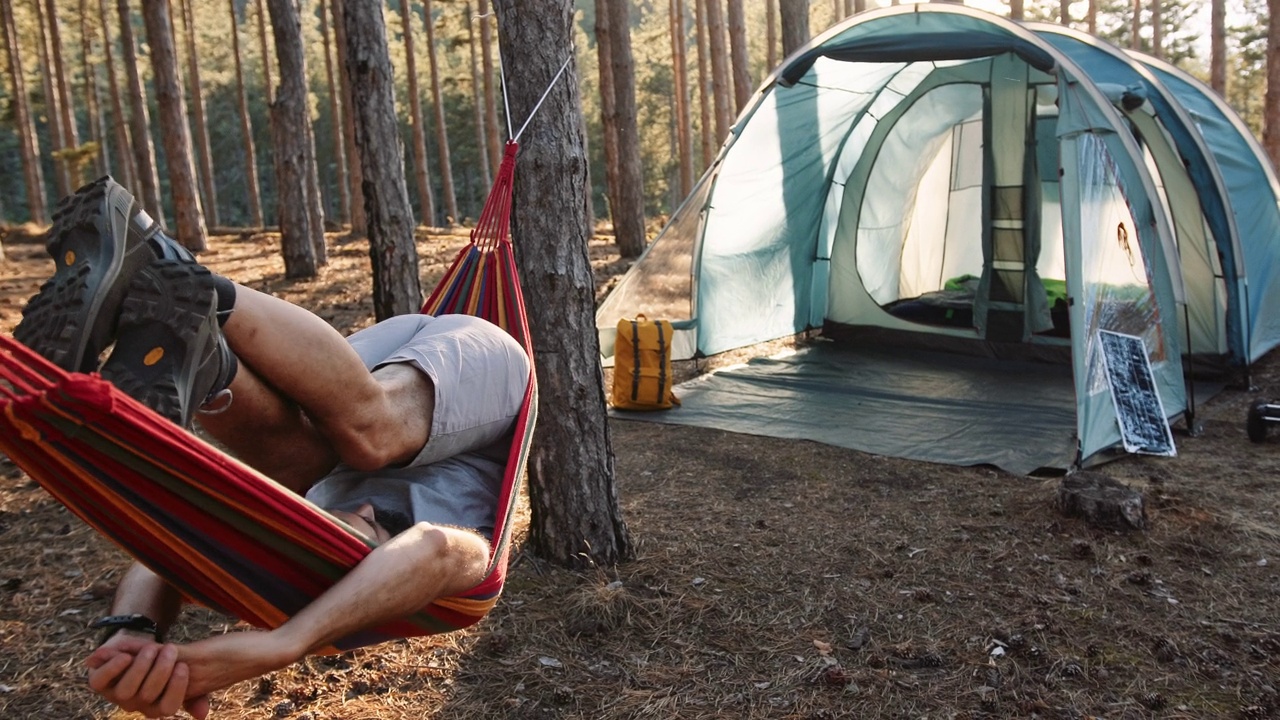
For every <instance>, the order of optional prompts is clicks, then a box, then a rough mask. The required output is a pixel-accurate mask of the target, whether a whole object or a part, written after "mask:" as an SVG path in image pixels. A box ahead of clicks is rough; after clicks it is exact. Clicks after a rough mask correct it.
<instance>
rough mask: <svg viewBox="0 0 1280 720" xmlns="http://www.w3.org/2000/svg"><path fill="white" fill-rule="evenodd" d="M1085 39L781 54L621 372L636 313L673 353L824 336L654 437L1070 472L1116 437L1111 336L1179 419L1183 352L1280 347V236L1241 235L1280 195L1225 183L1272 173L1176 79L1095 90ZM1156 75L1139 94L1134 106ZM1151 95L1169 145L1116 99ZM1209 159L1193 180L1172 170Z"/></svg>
mask: <svg viewBox="0 0 1280 720" xmlns="http://www.w3.org/2000/svg"><path fill="white" fill-rule="evenodd" d="M1080 44H1085V43H1082V42H1080V41H1079V40H1078V38H1076V37H1075V36H1073V35H1070V34H1055V33H1053V32H1051V31H1050V30H1049V29H1047V28H1044V27H1039V26H1035V27H1024V26H1022V25H1020V24H1016V23H1013V22H1011V21H1008V20H1005V19H1003V18H1000V17H998V16H995V15H991V14H987V13H984V12H981V11H977V10H973V9H970V8H965V7H963V6H958V5H949V4H947V5H943V4H920V5H910V6H898V7H892V8H885V9H881V10H876V11H872V12H868V13H863V14H859V15H856V16H854V17H852V18H850V19H849V20H848V21H846V22H845V23H843V24H841V25H838V26H836V27H834V28H832V29H831V30H830V31H828V32H827V33H825V34H823V35H822V36H820V37H818V38H815V39H814V40H813V41H812V42H811V43H810V44H809V45H808V46H807V47H806V48H804V49H802V50H801V51H799V52H797V53H796V54H795V55H794V56H792V57H791V58H788V59H787V61H786V62H784V63H783V65H782V66H781V67H780V68H778V70H777V71H775V73H774V74H773V75H772V76H771V77H770V78H769V79H767V80H766V81H765V83H764V84H763V85H762V87H761V88H760V90H759V91H758V92H757V93H756V95H755V97H754V98H753V100H752V102H751V103H750V104H749V105H748V106H747V107H746V108H745V109H744V111H743V113H742V114H741V116H740V117H739V119H738V121H737V123H736V124H735V126H734V128H733V131H732V133H731V135H730V137H729V138H727V140H726V141H725V143H724V146H723V147H722V149H721V151H720V153H719V155H718V156H717V158H716V160H715V162H714V163H713V165H712V166H711V168H710V169H709V170H708V171H707V172H706V174H705V175H704V176H703V177H702V179H701V180H700V181H699V183H698V185H697V187H696V188H695V190H694V192H693V193H692V194H691V195H690V197H689V198H688V199H687V200H686V201H685V202H684V203H683V205H682V206H681V207H680V208H679V209H678V210H677V212H676V213H675V214H674V215H673V216H672V218H671V220H670V222H669V223H668V225H667V227H666V228H665V229H664V230H663V232H662V233H660V235H659V236H658V237H657V238H656V239H655V241H654V242H653V243H652V245H651V246H650V248H649V249H648V250H647V251H646V253H645V254H644V255H643V256H642V257H641V258H640V260H639V261H638V262H637V263H636V265H635V266H634V267H633V268H632V269H631V270H630V271H629V272H628V274H627V275H626V277H624V279H623V280H622V281H621V282H620V283H619V284H618V286H617V287H616V288H615V289H614V291H613V292H612V293H611V294H610V296H609V297H608V298H606V300H605V301H604V302H603V303H602V304H601V306H600V308H599V311H598V313H597V327H598V329H599V331H600V336H601V347H602V352H603V354H604V355H605V356H606V358H608V356H610V355H611V353H612V338H613V335H612V333H613V332H614V328H615V327H616V322H617V320H618V319H619V318H623V317H630V316H633V315H636V314H639V313H643V314H645V315H647V316H648V317H651V318H653V317H662V318H667V319H670V320H673V321H675V322H676V324H677V327H678V328H680V329H679V330H678V331H677V333H676V336H675V338H673V340H672V346H673V349H674V357H677V358H691V357H705V356H710V355H714V354H718V353H723V352H725V351H729V350H734V349H738V348H744V347H749V346H754V345H757V344H759V343H763V342H766V341H770V340H775V339H779V338H788V337H794V336H796V335H797V334H800V333H805V332H807V331H820V332H821V335H822V337H823V338H829V339H832V340H833V342H830V343H817V344H816V346H815V347H814V348H812V349H811V350H812V352H811V351H806V352H805V353H804V354H802V355H800V356H798V357H796V358H791V359H785V360H784V359H771V360H767V361H764V360H762V361H758V362H753V363H752V364H751V365H749V366H748V367H747V368H745V369H743V370H736V371H734V372H733V373H728V374H726V373H718V375H721V376H724V379H722V380H712V381H708V382H705V383H703V382H702V381H699V382H697V383H694V384H692V385H690V386H689V387H687V388H686V389H685V393H686V397H685V403H684V407H682V408H680V409H678V410H672V411H667V412H664V413H658V414H654V415H652V416H649V419H654V420H660V421H664V422H687V423H691V424H706V425H712V426H716V427H722V428H725V429H729V430H737V431H744V432H756V433H761V434H769V435H778V436H784V437H807V438H811V439H816V440H821V441H824V442H832V443H835V444H840V445H846V446H850V447H855V448H858V449H863V450H868V451H871V452H878V453H883V454H889V455H900V456H904V457H913V458H918V459H924V460H934V461H939V462H949V463H956V464H980V463H992V464H996V465H998V466H1000V467H1004V468H1006V469H1010V470H1014V471H1020V472H1025V471H1029V470H1033V469H1036V468H1039V467H1069V466H1075V465H1081V464H1086V463H1090V462H1093V461H1096V460H1099V459H1102V458H1104V457H1107V456H1109V451H1111V450H1113V449H1115V448H1117V447H1120V446H1122V440H1124V438H1122V435H1121V421H1120V420H1121V419H1120V417H1119V416H1118V414H1117V412H1118V411H1117V407H1118V406H1120V405H1122V404H1123V402H1122V401H1124V400H1125V397H1121V395H1125V393H1119V394H1113V392H1112V389H1111V388H1112V384H1111V383H1110V382H1109V381H1108V376H1107V360H1106V359H1105V358H1104V356H1103V352H1102V346H1101V343H1100V338H1102V337H1103V331H1110V332H1114V333H1119V334H1121V335H1124V336H1129V337H1136V338H1139V339H1140V341H1141V349H1142V350H1143V351H1144V352H1145V356H1146V363H1147V364H1149V366H1150V372H1151V378H1152V384H1153V388H1152V390H1153V392H1154V394H1155V395H1156V396H1157V398H1158V407H1159V410H1160V414H1161V416H1162V417H1163V418H1165V419H1167V420H1174V419H1177V418H1178V417H1179V416H1181V415H1183V414H1185V413H1187V412H1188V411H1189V410H1191V409H1192V408H1191V407H1190V405H1189V400H1188V392H1187V381H1186V379H1185V378H1184V373H1183V354H1184V352H1187V351H1188V350H1189V349H1191V350H1194V351H1195V352H1196V353H1197V354H1202V355H1206V356H1212V357H1215V358H1217V359H1220V360H1222V361H1224V362H1227V363H1236V364H1241V363H1247V362H1248V361H1249V360H1251V359H1255V358H1256V357H1258V356H1259V355H1260V354H1261V353H1262V352H1265V351H1266V350H1267V349H1269V348H1270V347H1272V346H1274V345H1275V344H1276V342H1277V337H1275V334H1274V328H1273V327H1272V326H1273V324H1274V323H1275V322H1276V319H1275V318H1272V317H1270V315H1269V313H1268V310H1269V308H1273V307H1275V303H1271V305H1270V306H1269V307H1268V306H1260V304H1261V302H1262V297H1263V296H1261V295H1258V293H1259V292H1265V293H1270V292H1272V290H1271V287H1272V286H1274V285H1275V283H1273V282H1271V281H1270V279H1269V274H1270V273H1271V272H1272V271H1273V269H1274V265H1275V264H1274V262H1272V261H1270V260H1264V261H1262V262H1261V266H1262V267H1261V268H1260V269H1259V273H1260V274H1259V275H1257V278H1258V281H1259V282H1261V283H1262V284H1263V285H1264V286H1265V287H1263V288H1259V287H1257V286H1256V284H1255V282H1254V280H1255V276H1254V275H1253V274H1251V273H1252V272H1253V270H1251V269H1250V266H1251V265H1252V264H1253V263H1254V261H1255V258H1254V257H1253V256H1252V253H1255V252H1256V253H1257V254H1262V253H1263V252H1264V251H1263V250H1262V249H1261V248H1267V249H1266V250H1265V253H1267V257H1268V258H1269V257H1270V253H1271V252H1272V251H1271V249H1270V248H1269V246H1268V245H1267V244H1266V241H1267V240H1268V239H1269V238H1267V237H1265V236H1266V230H1265V229H1261V228H1260V229H1259V231H1257V232H1255V231H1254V230H1253V229H1251V228H1245V227H1244V226H1243V225H1244V223H1243V222H1242V219H1241V218H1242V211H1251V210H1252V207H1255V206H1256V204H1258V203H1261V204H1264V205H1268V210H1267V211H1268V212H1270V211H1271V210H1274V209H1276V197H1277V193H1274V192H1271V191H1272V190H1273V189H1274V186H1275V182H1274V179H1271V182H1270V183H1269V184H1266V183H1251V184H1252V185H1253V186H1254V187H1252V188H1251V192H1252V194H1251V195H1250V196H1248V197H1245V198H1244V199H1242V198H1241V197H1240V196H1238V195H1237V192H1238V190H1237V188H1236V187H1235V183H1237V182H1241V183H1243V182H1244V178H1245V177H1246V173H1244V172H1243V171H1242V170H1238V169H1236V168H1234V167H1232V168H1225V167H1224V164H1225V160H1224V158H1229V159H1232V160H1234V161H1236V164H1239V165H1247V166H1249V167H1250V168H1251V169H1252V170H1253V171H1254V173H1255V175H1256V174H1259V173H1268V172H1269V168H1268V166H1267V165H1266V161H1265V159H1263V158H1262V157H1261V156H1260V155H1258V154H1257V148H1256V144H1254V145H1252V146H1250V147H1249V148H1248V150H1249V152H1248V153H1245V152H1244V151H1243V150H1241V149H1240V145H1241V143H1244V144H1246V145H1247V144H1248V142H1249V138H1248V135H1247V132H1241V131H1240V126H1239V125H1238V120H1234V118H1233V116H1231V115H1230V113H1229V111H1227V110H1225V108H1223V107H1222V106H1220V105H1218V104H1214V103H1213V102H1212V101H1211V99H1209V98H1207V97H1206V96H1204V95H1203V93H1201V95H1200V96H1199V100H1197V101H1196V103H1197V104H1196V105H1194V106H1193V105H1192V103H1191V101H1189V100H1188V99H1187V98H1186V97H1184V95H1183V94H1181V93H1182V92H1183V90H1181V87H1182V85H1185V86H1187V87H1192V88H1194V85H1192V84H1191V83H1189V82H1187V81H1186V80H1185V78H1183V77H1182V76H1178V78H1177V79H1178V80H1179V82H1181V83H1182V85H1179V86H1178V87H1179V88H1180V89H1178V90H1175V89H1173V88H1174V87H1175V83H1173V82H1170V81H1169V80H1168V79H1166V78H1165V77H1164V76H1165V75H1169V76H1170V77H1173V76H1174V74H1175V73H1176V71H1173V70H1172V69H1171V68H1168V67H1165V66H1157V64H1155V63H1154V62H1153V61H1146V60H1145V59H1142V58H1136V59H1130V60H1128V62H1129V70H1130V71H1132V72H1129V71H1126V74H1124V75H1120V74H1117V75H1107V76H1105V77H1104V79H1102V80H1101V81H1098V80H1097V79H1095V78H1093V77H1092V76H1091V75H1090V74H1089V72H1088V71H1087V70H1086V69H1085V65H1083V64H1082V60H1081V58H1080V57H1078V56H1079V55H1080V54H1079V53H1076V52H1075V51H1074V47H1073V45H1080ZM1088 45H1089V47H1090V48H1103V47H1104V46H1103V45H1102V44H1101V43H1098V42H1097V41H1090V43H1088ZM1091 52H1092V51H1091ZM1107 52H1108V53H1109V55H1108V57H1110V56H1111V53H1112V52H1113V51H1110V50H1109V49H1108V50H1107ZM1117 57H1120V58H1131V56H1126V55H1123V54H1119V55H1117ZM1089 67H1090V68H1093V67H1094V66H1093V65H1089ZM1139 77H1140V78H1142V79H1143V80H1144V81H1149V82H1147V85H1146V87H1144V88H1142V89H1143V90H1144V91H1145V92H1144V93H1138V92H1136V91H1131V92H1129V93H1126V92H1124V90H1125V86H1128V85H1134V84H1137V80H1135V78H1139ZM1158 83H1163V84H1164V86H1166V87H1168V88H1169V90H1170V91H1169V92H1168V93H1165V92H1164V91H1163V89H1161V88H1160V85H1158ZM1117 86H1120V87H1117ZM1157 90H1159V92H1157ZM1140 95H1141V96H1142V99H1143V105H1142V107H1144V108H1146V110H1145V112H1146V113H1147V114H1148V116H1149V117H1157V116H1158V119H1159V123H1160V124H1159V125H1158V127H1159V130H1160V132H1159V135H1160V138H1159V139H1160V140H1161V142H1160V143H1156V142H1155V139H1156V138H1155V134H1154V133H1151V132H1150V131H1151V130H1152V127H1151V126H1146V127H1145V130H1144V125H1143V124H1142V123H1141V122H1138V121H1135V120H1134V118H1133V116H1132V115H1131V114H1126V111H1124V110H1122V109H1117V107H1116V106H1115V104H1114V103H1117V102H1118V103H1120V105H1121V107H1122V108H1124V107H1126V105H1133V104H1134V102H1135V98H1138V97H1139V96H1140ZM1166 106H1167V107H1166ZM1201 106H1205V107H1201ZM1210 106H1211V107H1210ZM1153 108H1154V109H1153ZM1168 108H1174V109H1175V110H1176V111H1178V112H1180V113H1181V114H1175V113H1174V111H1170V110H1168ZM1133 109H1134V108H1132V107H1130V108H1129V110H1130V111H1132V110H1133ZM1210 109H1212V110H1214V111H1215V112H1216V113H1217V115H1214V116H1213V122H1212V123H1208V122H1206V120H1205V118H1206V117H1208V116H1209V113H1208V110H1210ZM1138 120H1142V118H1138ZM1233 122H1234V123H1235V124H1233ZM1222 127H1230V128H1233V130H1232V132H1233V133H1235V135H1234V136H1233V137H1232V139H1231V141H1230V142H1231V143H1234V144H1233V145H1232V146H1231V147H1230V148H1226V147H1223V148H1222V149H1218V147H1217V144H1218V143H1224V144H1225V143H1227V141H1226V140H1224V139H1223V138H1220V137H1216V134H1218V133H1220V132H1222V130H1221V128H1222ZM1143 132H1147V133H1148V134H1149V135H1150V137H1147V138H1146V139H1144V135H1143ZM1210 135H1215V137H1210ZM1196 152H1198V153H1199V155H1200V157H1199V158H1198V160H1197V163H1188V164H1187V166H1186V167H1185V168H1184V169H1183V171H1182V175H1181V176H1178V175H1177V174H1176V173H1175V172H1174V164H1172V163H1169V162H1168V157H1165V155H1166V154H1168V153H1173V155H1174V156H1179V155H1181V156H1189V155H1191V154H1194V153H1196ZM1246 161H1248V162H1246ZM1162 168H1163V169H1164V170H1165V171H1167V172H1164V173H1162ZM1245 184H1250V183H1245ZM1241 190H1243V188H1241ZM1186 198H1191V199H1192V200H1193V201H1195V202H1191V203H1184V202H1183V200H1185V199H1186ZM1175 211H1176V212H1175ZM1264 214H1265V213H1264ZM1175 220H1176V221H1177V224H1175ZM1275 236H1276V235H1275V233H1271V235H1270V237H1275ZM1180 247H1183V248H1186V250H1185V251H1184V252H1183V253H1181V254H1180V252H1179V250H1180ZM1193 248H1194V250H1193ZM1193 253H1199V255H1200V258H1199V260H1198V261H1197V260H1194V259H1192V258H1189V257H1186V256H1189V255H1192V254H1193ZM1197 262H1198V263H1199V265H1197ZM1184 283H1186V285H1184ZM1250 293H1253V294H1250ZM1193 311H1194V313H1193ZM1271 314H1274V310H1271ZM1113 364H1114V360H1113ZM713 377H714V376H713ZM1039 390H1046V391H1048V395H1040V394H1037V393H1038V391H1039ZM690 397H694V398H695V400H696V401H695V402H690V401H689V398H690ZM691 406H693V407H692V408H691ZM1041 426H1044V432H1043V433H1041V432H1040V431H1039V428H1041Z"/></svg>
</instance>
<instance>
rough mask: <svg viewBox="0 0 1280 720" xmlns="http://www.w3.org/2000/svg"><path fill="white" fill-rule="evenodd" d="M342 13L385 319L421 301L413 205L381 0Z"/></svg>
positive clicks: (377, 304)
mask: <svg viewBox="0 0 1280 720" xmlns="http://www.w3.org/2000/svg"><path fill="white" fill-rule="evenodd" d="M342 15H343V18H342V26H343V34H344V35H345V38H344V40H345V43H346V50H347V52H346V54H347V57H346V63H347V68H346V69H347V74H348V75H349V76H350V78H351V93H352V102H351V105H350V107H351V108H352V116H353V117H354V119H355V135H356V156H357V157H359V158H360V167H361V169H362V172H363V181H362V184H363V186H364V202H365V209H366V213H367V218H368V232H369V258H370V260H371V262H372V265H373V310H374V315H375V317H377V319H378V320H385V319H386V318H389V317H391V316H393V315H404V314H406V313H412V312H418V311H419V310H420V309H421V307H422V287H421V285H420V283H419V280H418V248H417V246H416V245H415V244H414V240H413V212H412V211H411V209H410V208H409V191H408V189H407V188H406V187H405V182H404V148H403V147H402V144H401V142H400V130H399V127H398V123H397V122H396V95H395V77H394V75H393V74H392V72H391V55H390V52H389V51H388V49H387V31H386V21H385V19H384V18H383V15H382V3H381V2H373V1H372V0H346V2H344V3H343V13H342Z"/></svg>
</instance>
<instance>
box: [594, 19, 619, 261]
mask: <svg viewBox="0 0 1280 720" xmlns="http://www.w3.org/2000/svg"><path fill="white" fill-rule="evenodd" d="M610 4H611V3H610V2H609V0H596V66H597V68H598V70H599V72H600V145H601V148H600V149H601V150H602V151H603V152H604V186H605V199H606V204H607V208H606V213H605V215H606V216H607V217H608V218H609V223H610V224H611V225H613V229H614V233H615V236H616V233H617V230H618V228H617V224H616V223H615V222H614V203H616V202H617V201H618V167H619V162H618V91H617V89H615V88H614V86H613V23H611V22H609V7H610ZM587 180H588V182H590V180H591V178H590V177H589V176H588V178H587Z"/></svg>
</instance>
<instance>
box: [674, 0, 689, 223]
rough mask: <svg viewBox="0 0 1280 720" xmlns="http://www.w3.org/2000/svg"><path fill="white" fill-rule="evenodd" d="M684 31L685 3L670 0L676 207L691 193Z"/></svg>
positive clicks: (681, 0) (685, 35)
mask: <svg viewBox="0 0 1280 720" xmlns="http://www.w3.org/2000/svg"><path fill="white" fill-rule="evenodd" d="M687 38H688V35H687V34H686V30H685V21H684V0H671V67H672V73H673V75H674V77H675V83H674V87H673V88H672V91H673V92H674V93H675V104H674V111H675V134H676V154H677V155H678V156H679V157H678V160H679V173H680V175H679V183H678V184H677V185H676V188H677V192H678V193H679V197H678V198H677V202H676V203H674V204H675V205H678V204H679V203H680V202H681V201H683V200H684V199H685V198H687V197H689V193H691V192H693V125H692V120H691V119H690V116H689V71H688V68H687V63H686V62H685V48H686V47H687V44H688V39H687Z"/></svg>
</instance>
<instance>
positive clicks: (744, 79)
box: [728, 0, 755, 117]
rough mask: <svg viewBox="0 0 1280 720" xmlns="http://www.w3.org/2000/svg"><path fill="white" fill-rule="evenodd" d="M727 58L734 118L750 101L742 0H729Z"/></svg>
mask: <svg viewBox="0 0 1280 720" xmlns="http://www.w3.org/2000/svg"><path fill="white" fill-rule="evenodd" d="M728 20H729V57H730V60H731V61H732V62H731V63H730V65H731V66H732V68H733V101H734V107H733V114H734V116H735V117H736V116H737V115H738V114H739V113H741V112H742V108H744V107H746V106H747V102H748V101H749V100H751V91H752V90H754V89H755V88H754V87H752V84H751V62H750V59H749V58H748V57H747V19H746V15H745V13H744V12H743V10H742V0H729V13H728Z"/></svg>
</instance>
